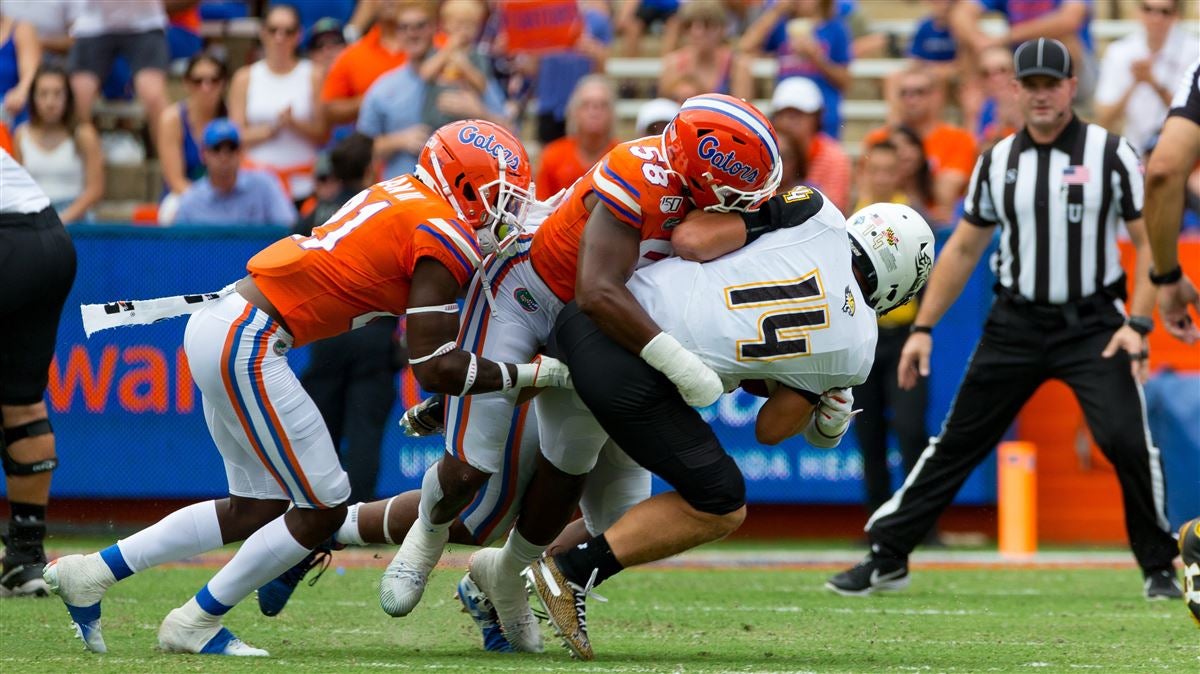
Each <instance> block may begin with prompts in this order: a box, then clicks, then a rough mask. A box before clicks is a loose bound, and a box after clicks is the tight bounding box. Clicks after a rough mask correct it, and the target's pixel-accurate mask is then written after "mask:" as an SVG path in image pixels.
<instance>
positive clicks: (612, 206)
mask: <svg viewBox="0 0 1200 674" xmlns="http://www.w3.org/2000/svg"><path fill="white" fill-rule="evenodd" d="M589 194H595V195H596V197H597V198H599V200H600V204H603V207H606V208H608V209H609V210H610V211H612V213H613V215H615V216H616V217H617V219H618V220H620V221H621V222H624V223H625V224H627V225H629V226H630V227H633V228H635V229H639V230H641V233H642V246H641V253H642V256H641V259H640V260H639V261H638V266H639V267H640V266H643V265H646V264H649V263H651V262H654V261H656V260H661V259H663V258H664V257H667V256H668V255H670V254H671V228H672V227H674V226H675V225H677V224H679V223H680V222H682V221H683V217H684V216H685V215H687V212H688V211H689V210H691V208H692V204H691V202H690V201H688V198H687V197H686V196H684V188H683V181H682V180H681V179H680V177H679V175H678V174H676V173H674V172H672V171H671V170H670V165H669V164H668V163H667V160H666V157H664V156H663V151H662V145H661V138H660V137H659V136H648V137H646V138H639V139H637V140H631V141H629V142H627V143H621V144H620V145H617V146H616V147H614V148H613V149H612V150H611V151H610V152H609V153H608V154H606V155H604V158H603V159H601V160H600V161H599V162H597V163H596V165H595V166H593V167H592V168H591V170H590V171H588V172H587V173H585V174H584V175H583V177H582V178H580V179H579V180H576V181H575V184H574V185H572V186H571V191H570V193H569V194H567V195H566V197H565V198H564V199H563V202H562V204H561V205H559V207H558V208H557V209H556V210H555V211H554V212H553V213H551V214H550V217H548V218H546V221H545V222H544V223H542V225H541V227H539V228H538V230H537V233H536V234H535V235H534V237H533V246H532V248H531V249H530V256H531V258H532V260H533V267H534V269H536V270H537V272H538V274H539V275H540V276H541V277H542V280H544V281H545V282H546V285H548V286H550V289H551V290H553V291H554V294H555V295H557V296H558V297H559V299H561V300H562V301H564V302H570V301H571V299H573V298H574V297H575V272H576V268H577V267H578V262H579V242H580V239H581V238H582V236H583V228H584V226H585V225H586V224H587V221H588V217H589V216H590V215H591V211H589V210H588V208H587V206H586V203H585V200H586V199H587V197H588V195H589ZM600 204H597V206H599V205H600Z"/></svg>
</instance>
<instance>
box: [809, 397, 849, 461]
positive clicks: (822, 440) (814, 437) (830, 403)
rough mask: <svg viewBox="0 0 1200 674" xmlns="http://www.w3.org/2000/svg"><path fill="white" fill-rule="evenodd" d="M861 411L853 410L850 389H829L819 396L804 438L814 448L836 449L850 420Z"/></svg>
mask: <svg viewBox="0 0 1200 674" xmlns="http://www.w3.org/2000/svg"><path fill="white" fill-rule="evenodd" d="M861 411H862V410H856V409H854V393H853V392H851V390H850V389H848V388H835V389H830V390H828V391H826V392H825V393H823V394H821V399H820V400H819V401H818V402H817V409H816V410H814V411H813V421H812V423H811V424H809V426H808V428H806V429H805V431H804V437H805V438H806V439H807V440H808V441H809V443H811V444H812V445H814V446H816V447H824V448H827V449H828V448H830V447H836V446H837V444H838V443H839V442H841V440H842V435H844V434H845V433H846V429H847V428H848V427H849V426H850V420H851V419H852V418H854V416H855V415H856V414H858V413H859V412H861Z"/></svg>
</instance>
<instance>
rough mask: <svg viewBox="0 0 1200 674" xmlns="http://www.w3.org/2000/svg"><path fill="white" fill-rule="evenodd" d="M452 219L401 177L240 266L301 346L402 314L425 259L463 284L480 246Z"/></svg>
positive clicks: (425, 191) (441, 203)
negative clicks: (309, 233)
mask: <svg viewBox="0 0 1200 674" xmlns="http://www.w3.org/2000/svg"><path fill="white" fill-rule="evenodd" d="M456 217H457V215H456V214H455V212H454V209H453V208H451V207H450V204H448V203H446V201H445V200H444V199H442V198H441V197H439V196H438V195H437V194H436V193H434V192H433V191H432V190H431V189H429V188H428V187H426V186H425V185H424V184H422V183H421V182H420V181H419V180H417V179H416V177H415V176H412V175H404V176H400V177H398V178H393V179H391V180H387V181H384V182H381V183H378V184H376V185H373V186H371V187H369V188H367V189H365V190H363V191H362V192H359V193H358V194H357V195H355V196H354V197H353V198H351V199H350V200H349V201H347V202H346V203H345V205H343V206H342V207H341V209H339V210H338V212H337V213H334V215H333V217H331V218H330V219H329V221H328V222H326V223H325V224H324V225H322V226H320V227H317V228H316V229H314V230H313V234H312V236H300V235H293V236H291V237H289V238H286V239H282V240H280V241H277V242H275V243H274V244H272V245H271V246H269V247H267V248H265V249H264V250H263V251H262V252H260V253H258V254H257V255H255V256H254V257H253V258H251V259H250V262H249V263H248V264H247V265H246V268H247V269H248V270H249V271H250V274H251V275H252V276H253V277H254V282H255V283H256V284H257V285H258V287H259V289H260V290H262V293H263V295H265V296H266V297H267V299H268V300H270V301H271V304H273V305H275V308H276V309H277V310H278V311H279V313H280V315H281V316H282V317H283V321H284V323H286V324H287V327H288V329H289V331H290V332H291V333H292V336H293V337H294V338H295V345H296V346H300V345H303V344H306V343H308V342H312V341H315V340H318V339H323V338H325V337H331V336H333V335H337V334H340V333H343V332H346V331H347V330H352V329H354V328H357V327H360V326H362V325H364V324H366V323H367V322H368V321H370V320H371V319H373V318H377V317H379V316H387V315H402V314H404V312H405V310H406V309H407V308H408V292H409V288H410V286H411V284H412V274H413V269H415V268H416V265H417V261H418V260H420V259H421V258H423V257H430V258H433V259H435V260H438V261H439V262H441V263H442V264H443V265H444V266H445V267H446V268H447V269H449V270H450V273H451V274H453V275H454V277H455V278H456V279H457V280H458V282H459V283H460V284H464V283H466V281H467V279H469V278H470V277H471V275H472V274H474V273H475V267H476V265H477V264H478V262H479V259H480V252H479V244H478V242H477V240H476V239H475V235H474V233H473V232H472V231H471V230H470V228H468V227H466V226H464V225H463V224H462V223H461V222H459V221H458V220H456V219H455V218H456Z"/></svg>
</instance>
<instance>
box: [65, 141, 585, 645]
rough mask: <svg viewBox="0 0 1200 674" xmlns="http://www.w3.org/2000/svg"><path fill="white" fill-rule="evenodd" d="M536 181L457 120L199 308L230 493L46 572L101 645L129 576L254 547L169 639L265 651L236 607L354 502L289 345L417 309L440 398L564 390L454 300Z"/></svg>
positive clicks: (201, 348) (414, 340) (89, 640)
mask: <svg viewBox="0 0 1200 674" xmlns="http://www.w3.org/2000/svg"><path fill="white" fill-rule="evenodd" d="M529 176H530V169H529V160H528V157H527V156H526V154H525V150H524V148H523V147H522V146H521V144H520V142H519V141H518V140H517V139H516V138H515V137H513V136H512V135H511V134H510V133H509V132H508V131H506V130H504V129H503V128H501V127H499V126H496V125H494V124H491V123H489V122H483V121H478V120H469V121H464V122H456V123H454V124H450V125H447V126H445V127H442V128H441V129H439V130H438V131H437V132H436V133H435V134H434V136H433V138H431V140H430V141H429V142H428V143H427V144H426V146H425V148H424V149H423V151H422V155H421V160H420V164H419V168H418V170H417V172H416V174H415V175H404V176H397V177H395V178H392V179H391V180H387V181H385V182H382V183H379V184H377V185H374V186H372V187H370V188H368V189H366V190H364V191H363V192H361V193H359V194H358V195H357V196H355V197H354V198H352V199H351V200H350V201H349V202H347V203H346V205H345V206H343V207H342V209H341V210H340V211H338V212H337V213H336V214H334V216H333V217H332V218H331V219H330V220H329V221H328V222H327V223H326V224H325V225H323V226H321V227H318V228H317V229H316V230H315V231H314V233H313V235H312V236H299V235H297V236H292V237H289V238H286V239H283V240H281V241H279V242H277V243H275V244H273V245H271V246H269V247H268V248H266V249H264V250H263V251H262V252H260V253H259V254H257V255H256V256H254V257H253V258H252V259H251V260H250V262H249V263H248V265H247V268H248V271H249V275H248V276H247V277H246V278H244V279H242V280H241V281H240V282H238V283H237V285H236V287H235V289H234V290H232V291H231V292H227V293H224V294H220V295H216V296H214V297H216V299H213V300H212V301H210V302H209V303H208V304H207V305H206V306H204V307H203V308H201V309H200V310H199V311H197V312H196V313H195V314H193V315H192V317H191V318H190V319H189V321H188V325H187V330H186V333H185V336H184V349H185V352H186V354H187V357H188V363H189V366H190V368H191V372H192V375H193V377H194V378H195V380H196V383H197V385H198V386H199V387H200V390H201V393H202V395H203V403H204V412H205V419H206V421H207V422H208V426H209V429H210V431H211V433H212V436H213V440H214V442H215V443H216V445H217V448H218V449H219V450H220V452H221V455H222V458H223V460H224V462H225V467H226V474H227V477H228V480H229V490H230V496H229V498H227V499H220V500H214V501H205V502H203V503H197V504H194V505H191V506H188V507H186V508H183V509H181V510H178V511H176V512H174V513H172V514H171V515H168V516H167V517H166V518H164V519H163V520H161V521H160V522H158V523H157V524H155V525H152V526H151V527H149V528H147V529H144V530H142V531H141V532H139V533H137V534H134V535H133V536H131V537H129V538H126V539H122V540H120V541H118V542H117V543H116V544H114V545H112V546H109V547H108V548H105V549H104V550H102V551H100V552H97V553H93V554H90V555H86V556H84V555H69V556H66V557H62V558H59V559H58V560H55V561H54V562H52V563H51V564H50V565H48V566H47V567H46V570H45V579H46V582H47V583H48V584H49V586H50V588H51V589H52V590H53V591H54V592H56V593H57V594H59V596H60V597H62V599H63V601H64V602H65V603H66V604H67V608H68V611H69V612H70V614H71V617H72V620H74V622H75V623H76V625H77V626H78V628H79V633H80V636H81V637H82V638H83V640H84V644H85V645H86V646H87V647H88V649H90V650H93V651H97V652H103V651H104V650H106V647H105V644H104V640H103V637H102V635H101V631H100V600H101V599H102V598H103V596H104V594H105V592H106V591H107V589H108V588H109V587H110V586H111V585H113V584H114V583H116V582H117V581H118V580H121V579H124V578H126V577H128V576H130V575H132V574H133V573H135V572H139V571H143V570H145V569H148V568H150V567H153V566H157V565H159V564H162V563H165V562H170V561H174V560H178V559H182V558H185V557H190V556H193V555H196V554H199V553H201V552H204V551H207V550H212V549H215V548H218V547H221V546H222V545H225V544H227V543H230V542H233V541H240V540H243V539H245V542H244V543H243V544H242V546H241V547H240V548H239V550H238V552H237V553H236V554H235V555H234V557H233V559H232V560H230V562H229V563H228V564H226V565H225V566H224V567H222V569H221V570H220V571H218V573H217V574H216V575H215V576H214V577H213V578H212V579H211V580H210V581H209V582H208V583H207V584H206V585H205V586H204V587H203V588H202V589H201V590H200V591H199V592H198V593H197V594H196V595H195V597H193V598H192V599H189V600H188V602H187V603H186V604H185V605H184V606H182V607H181V608H178V609H175V610H174V611H172V612H171V613H170V614H169V615H168V616H167V618H166V619H165V620H164V621H163V623H162V626H161V627H160V629H159V634H158V638H159V645H160V647H161V648H163V649H164V650H167V651H173V652H189V653H214V654H223V655H266V651H264V650H261V649H257V648H252V647H250V646H248V645H246V644H245V643H243V642H241V641H240V640H238V639H237V638H235V637H234V636H233V635H232V634H230V633H229V631H228V630H227V629H225V628H224V627H222V625H221V619H222V617H223V616H224V614H225V613H226V612H228V611H229V610H230V609H231V608H232V607H233V606H234V605H235V604H237V603H238V602H239V601H241V600H242V599H244V598H245V597H246V596H247V595H248V594H250V593H251V592H252V591H254V590H255V589H256V588H258V587H259V586H261V585H263V584H264V583H266V582H267V581H269V580H271V579H272V578H274V577H276V576H278V575H279V574H280V573H282V572H283V571H285V570H287V569H288V568H289V567H292V566H293V565H295V564H297V563H302V562H303V560H305V559H306V558H307V557H308V556H309V555H310V554H311V553H310V551H311V550H313V548H315V547H316V546H317V545H318V544H320V543H321V542H323V541H324V540H326V539H327V538H328V537H329V536H330V535H331V534H332V533H333V532H334V531H336V530H337V528H338V527H339V526H340V525H341V523H342V520H343V519H344V517H345V513H346V507H345V504H344V502H345V500H346V498H347V497H348V495H349V482H348V480H347V478H346V474H345V472H344V471H343V470H342V469H341V467H340V465H339V464H338V458H337V453H336V450H335V448H334V447H333V444H332V441H331V440H330V436H329V432H328V430H327V429H326V427H325V425H324V423H323V421H322V420H321V416H320V414H319V412H318V411H317V409H316V406H315V404H314V403H313V401H312V399H311V398H310V397H309V396H308V394H307V393H305V392H304V389H303V388H302V387H301V385H300V382H299V380H298V379H297V377H296V375H295V374H294V373H293V372H292V371H291V369H290V368H289V367H288V365H287V361H286V358H285V357H284V354H286V353H287V351H288V350H289V349H291V348H292V347H294V346H299V345H302V344H306V343H308V342H311V341H313V340H316V339H320V338H323V337H327V336H331V335H334V334H338V333H341V332H345V331H347V330H351V329H353V328H355V327H358V326H360V325H363V324H365V323H366V322H367V321H369V320H370V319H371V318H372V317H375V316H379V315H402V314H406V313H407V314H408V315H409V320H408V338H409V345H410V349H411V353H412V354H413V356H414V357H413V359H412V361H411V362H412V364H413V371H414V373H415V374H416V376H417V378H418V380H419V381H420V383H421V385H422V386H423V387H425V388H426V389H427V390H433V391H440V392H453V393H456V394H460V395H467V394H469V393H479V392H487V391H497V390H506V389H511V388H516V387H524V386H531V385H537V386H545V385H555V384H560V383H562V382H563V380H564V376H565V368H562V367H561V365H560V364H556V363H553V362H552V361H542V362H540V363H537V364H530V363H528V362H525V363H521V364H512V363H497V362H492V361H486V360H483V359H480V358H478V357H477V356H476V355H474V354H472V353H466V352H464V351H462V350H460V349H458V347H457V342H456V335H457V328H458V321H457V305H456V304H455V299H456V297H457V296H458V294H459V292H460V290H461V287H462V285H463V284H464V283H465V282H466V281H467V279H468V278H469V277H470V276H471V274H472V273H473V272H474V270H475V268H476V266H477V265H478V264H479V262H480V259H481V258H482V256H483V255H485V254H486V253H487V252H488V249H489V247H490V248H495V247H496V233H495V229H496V228H500V227H505V226H508V225H509V224H511V222H513V221H514V219H515V215H516V214H518V212H519V210H520V206H521V205H522V204H523V203H526V202H527V201H528V199H529V197H528V189H529ZM477 237H478V239H477ZM481 244H483V245H482V246H481ZM289 504H292V505H294V506H295V507H294V508H291V509H290V510H289V508H288V507H289ZM285 511H286V512H285Z"/></svg>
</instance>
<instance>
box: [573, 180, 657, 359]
mask: <svg viewBox="0 0 1200 674" xmlns="http://www.w3.org/2000/svg"><path fill="white" fill-rule="evenodd" d="M640 246H641V233H640V232H639V231H638V230H637V229H635V228H633V227H630V226H629V225H627V224H625V223H623V222H621V221H620V220H618V219H617V216H615V215H613V213H612V211H610V210H609V209H608V207H607V206H605V205H604V204H602V203H598V204H597V205H596V207H595V208H593V209H592V214H591V216H589V217H588V221H587V226H586V227H584V228H583V237H582V240H581V241H580V245H579V271H578V274H577V276H576V282H575V288H576V291H575V301H576V303H578V305H579V309H580V311H582V312H583V313H585V314H587V315H588V317H589V318H591V319H592V320H593V321H595V322H596V325H597V326H599V328H600V329H601V330H603V331H604V334H606V335H608V336H609V337H611V338H612V339H613V340H614V341H616V342H617V343H618V344H620V345H621V346H623V347H625V348H626V349H629V350H630V351H631V352H633V353H636V354H640V353H641V352H642V349H643V348H644V347H645V346H646V344H648V343H649V342H650V340H652V339H654V337H655V336H656V335H658V334H659V333H660V332H662V328H660V327H658V324H657V323H655V322H654V319H652V318H650V315H649V314H647V313H646V310H645V309H643V308H642V305H641V304H638V301H637V298H635V297H634V296H633V293H631V292H629V288H627V287H626V286H625V283H626V282H627V281H629V277H630V276H632V275H633V270H634V268H635V267H636V265H637V261H638V256H639V255H640V250H639V248H640Z"/></svg>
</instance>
